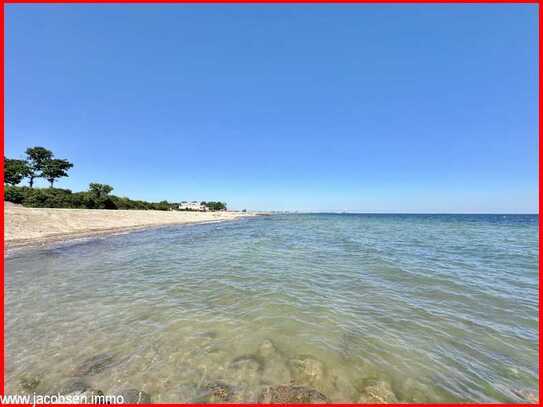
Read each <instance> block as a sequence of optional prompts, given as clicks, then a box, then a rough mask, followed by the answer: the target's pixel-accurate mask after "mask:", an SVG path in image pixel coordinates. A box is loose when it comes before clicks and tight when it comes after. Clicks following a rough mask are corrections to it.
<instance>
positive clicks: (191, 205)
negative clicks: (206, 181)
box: [178, 201, 209, 212]
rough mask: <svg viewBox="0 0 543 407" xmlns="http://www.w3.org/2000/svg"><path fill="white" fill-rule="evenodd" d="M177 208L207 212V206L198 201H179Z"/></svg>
mask: <svg viewBox="0 0 543 407" xmlns="http://www.w3.org/2000/svg"><path fill="white" fill-rule="evenodd" d="M178 209H179V210H181V211H200V212H207V211H208V210H209V209H208V207H207V206H205V205H202V204H201V203H200V202H196V201H192V202H185V201H184V202H181V203H180V204H179V206H178Z"/></svg>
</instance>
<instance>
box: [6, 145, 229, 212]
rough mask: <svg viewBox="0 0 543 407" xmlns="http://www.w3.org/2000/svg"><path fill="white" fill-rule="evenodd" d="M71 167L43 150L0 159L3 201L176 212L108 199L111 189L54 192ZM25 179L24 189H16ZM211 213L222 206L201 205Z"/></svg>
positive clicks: (93, 186) (161, 205)
mask: <svg viewBox="0 0 543 407" xmlns="http://www.w3.org/2000/svg"><path fill="white" fill-rule="evenodd" d="M72 167H73V164H72V163H71V162H69V161H68V160H64V159H56V158H54V154H53V153H52V152H51V151H50V150H48V149H46V148H44V147H31V148H28V149H27V150H26V159H24V160H20V159H10V158H5V157H4V183H5V184H6V185H5V188H4V200H5V201H8V202H13V203H16V204H22V205H23V206H27V207H33V208H76V209H145V210H149V209H152V210H162V211H167V210H178V208H179V204H177V203H175V202H168V201H160V202H147V201H142V200H133V199H129V198H126V197H119V196H115V195H112V194H111V192H112V191H113V187H112V186H110V185H107V184H100V183H96V182H91V183H90V184H89V188H88V190H87V191H82V192H72V191H71V190H69V189H62V188H55V187H54V182H55V181H56V180H58V179H59V178H62V177H67V176H68V170H69V169H71V168H72ZM26 178H27V179H28V186H19V184H20V183H21V182H22V181H23V180H24V179H26ZM38 178H44V179H46V180H47V181H48V182H49V188H34V182H35V180H36V179H38ZM202 204H203V205H205V206H207V207H208V208H209V210H211V211H221V210H226V203H224V202H215V201H210V202H202Z"/></svg>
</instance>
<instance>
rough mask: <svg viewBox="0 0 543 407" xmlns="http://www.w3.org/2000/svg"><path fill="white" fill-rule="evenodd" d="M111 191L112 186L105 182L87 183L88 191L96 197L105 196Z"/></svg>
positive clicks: (102, 197) (101, 197)
mask: <svg viewBox="0 0 543 407" xmlns="http://www.w3.org/2000/svg"><path fill="white" fill-rule="evenodd" d="M111 191H113V187H112V186H109V185H106V184H98V183H96V182H91V183H90V184H89V192H90V193H91V195H92V196H94V197H95V198H97V199H105V198H107V196H108V195H109V193H110V192H111Z"/></svg>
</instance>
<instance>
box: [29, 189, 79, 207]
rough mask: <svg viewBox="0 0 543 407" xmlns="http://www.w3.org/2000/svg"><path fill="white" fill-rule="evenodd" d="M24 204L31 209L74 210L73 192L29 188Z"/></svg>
mask: <svg viewBox="0 0 543 407" xmlns="http://www.w3.org/2000/svg"><path fill="white" fill-rule="evenodd" d="M22 203H23V205H24V206H28V207H31V208H72V207H73V206H72V191H70V190H69V189H59V188H43V189H41V188H40V189H38V188H28V190H27V192H26V195H25V198H24V200H23V202H22Z"/></svg>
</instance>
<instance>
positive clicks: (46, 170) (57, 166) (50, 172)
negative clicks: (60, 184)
mask: <svg viewBox="0 0 543 407" xmlns="http://www.w3.org/2000/svg"><path fill="white" fill-rule="evenodd" d="M73 166H74V165H73V164H72V163H71V162H69V161H68V160H58V159H52V160H48V161H45V163H44V164H43V170H42V176H43V177H44V178H45V179H47V181H49V183H50V184H51V188H53V183H54V182H55V180H56V179H57V178H60V177H67V176H68V172H67V171H68V170H69V169H70V168H72V167H73Z"/></svg>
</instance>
